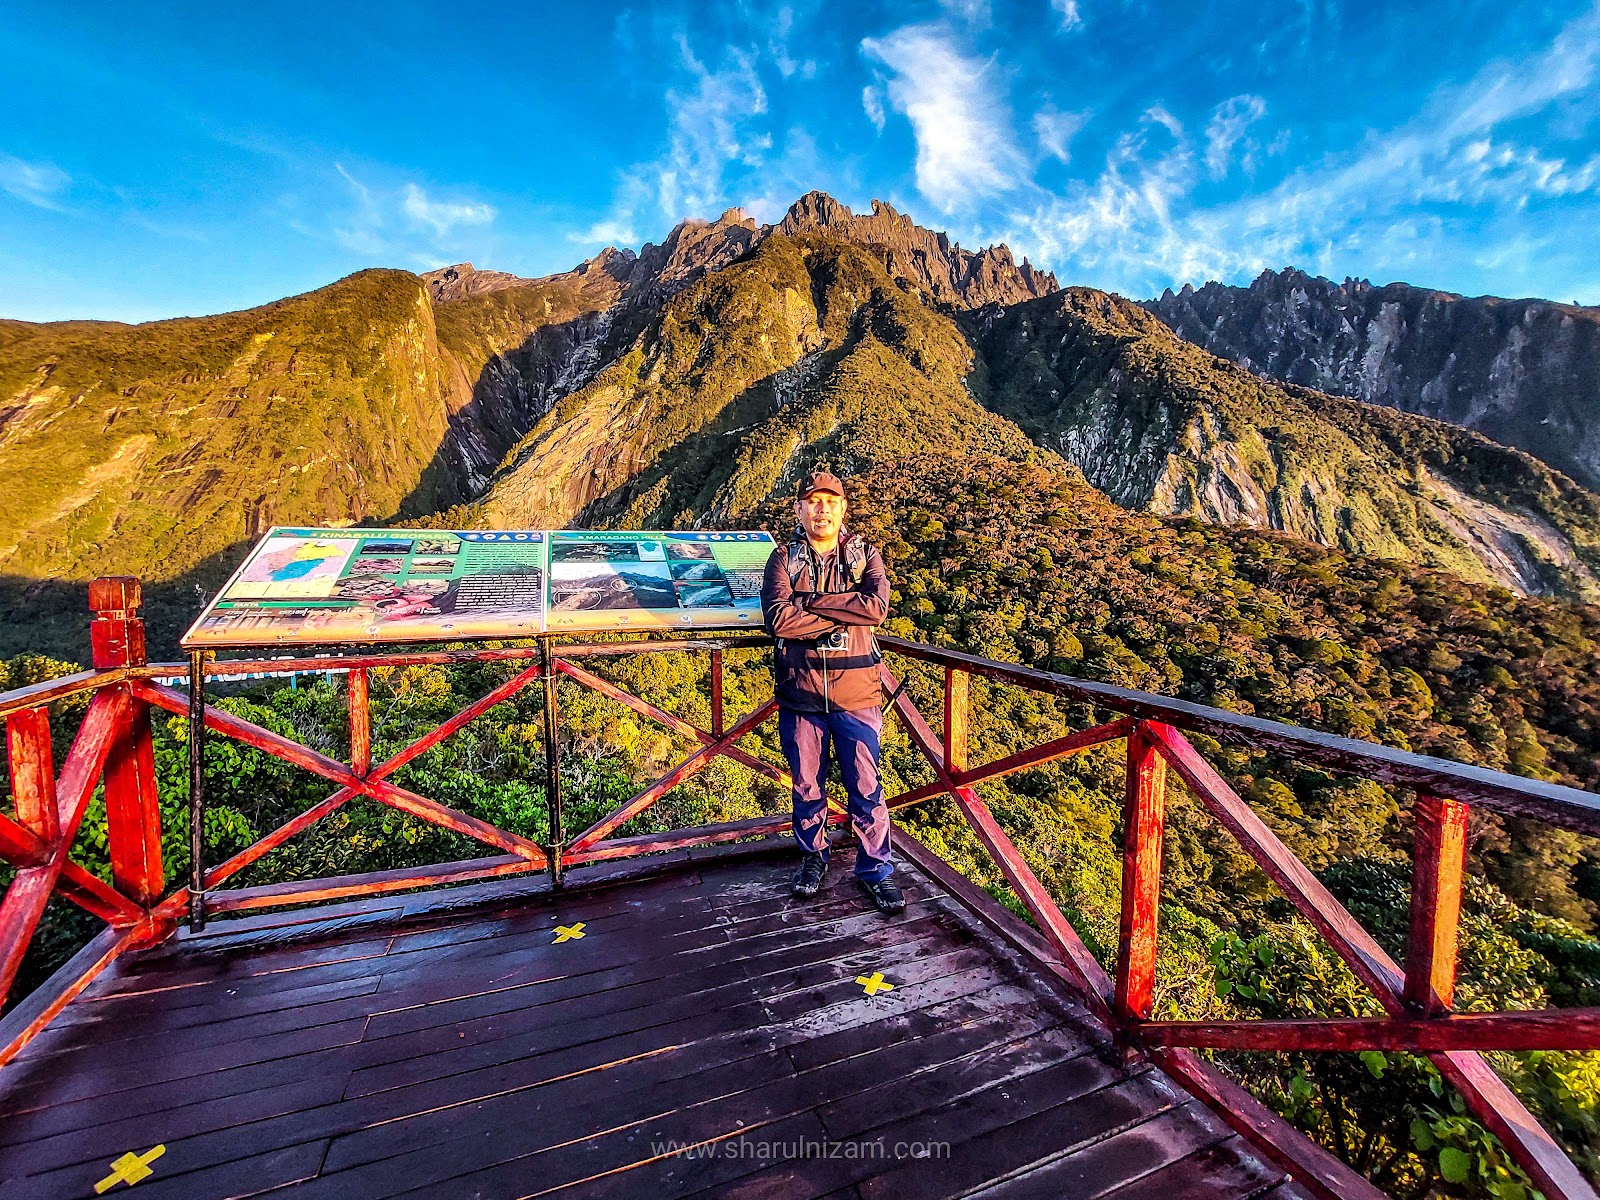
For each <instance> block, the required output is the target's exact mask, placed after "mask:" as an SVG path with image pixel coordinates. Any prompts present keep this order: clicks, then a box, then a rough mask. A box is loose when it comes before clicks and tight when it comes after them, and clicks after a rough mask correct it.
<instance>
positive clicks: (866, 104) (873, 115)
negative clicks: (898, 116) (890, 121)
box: [861, 84, 885, 133]
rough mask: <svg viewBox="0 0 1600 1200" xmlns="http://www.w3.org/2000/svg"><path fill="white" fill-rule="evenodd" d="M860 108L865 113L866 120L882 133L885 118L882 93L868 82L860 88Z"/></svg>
mask: <svg viewBox="0 0 1600 1200" xmlns="http://www.w3.org/2000/svg"><path fill="white" fill-rule="evenodd" d="M861 108H862V110H863V111H864V112H865V113H866V114H867V120H869V121H871V122H872V127H873V128H874V129H876V130H877V131H878V132H879V133H882V132H883V123H884V120H885V117H884V112H883V95H882V93H880V92H879V91H878V89H877V88H875V87H873V86H871V85H870V84H869V85H868V86H866V87H864V88H862V89H861Z"/></svg>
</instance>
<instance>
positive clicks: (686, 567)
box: [182, 529, 773, 650]
mask: <svg viewBox="0 0 1600 1200" xmlns="http://www.w3.org/2000/svg"><path fill="white" fill-rule="evenodd" d="M772 550H773V541H772V538H771V537H770V536H769V535H767V534H765V533H762V532H759V531H749V530H734V531H723V530H717V531H708V532H701V531H694V532H684V533H673V532H638V531H620V530H548V529H485V530H436V529H427V530H411V529H273V530H271V531H270V532H268V534H267V535H266V537H264V538H263V539H262V540H261V542H260V544H259V545H257V546H256V547H255V548H254V549H253V550H252V551H251V552H250V554H249V556H248V557H247V558H246V559H245V561H244V564H243V565H242V566H241V567H240V568H239V569H238V570H237V571H236V572H234V574H233V577H232V578H231V579H229V580H228V582H227V584H225V585H224V586H223V589H222V591H221V592H220V593H218V595H217V597H216V599H215V600H213V601H212V602H211V604H210V605H209V606H208V607H207V608H206V610H205V612H203V613H201V615H200V619H199V620H197V621H196V622H195V623H194V625H193V627H192V628H190V630H189V632H188V633H187V634H185V635H184V637H183V641H182V645H183V647H184V649H186V650H190V649H203V648H206V647H227V646H240V647H242V646H267V645H279V644H289V645H293V644H300V645H305V644H313V643H315V644H321V643H327V642H345V641H348V642H422V641H453V640H467V639H477V638H518V637H533V636H536V635H538V634H541V633H546V632H556V631H565V630H571V631H575V632H576V631H598V630H621V629H644V630H649V629H694V628H728V627H737V626H741V625H748V626H757V627H759V626H760V625H761V576H762V571H763V569H764V568H765V567H766V563H767V558H768V556H770V555H771V553H772Z"/></svg>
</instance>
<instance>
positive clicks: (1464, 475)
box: [972, 288, 1600, 600]
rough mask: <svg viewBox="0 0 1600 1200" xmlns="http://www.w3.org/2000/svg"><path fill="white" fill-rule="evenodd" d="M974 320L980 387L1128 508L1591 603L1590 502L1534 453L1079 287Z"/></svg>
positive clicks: (1598, 560)
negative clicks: (1262, 374)
mask: <svg viewBox="0 0 1600 1200" xmlns="http://www.w3.org/2000/svg"><path fill="white" fill-rule="evenodd" d="M972 325H973V329H974V336H975V338H976V341H977V344H978V346H979V348H980V350H981V352H982V355H983V358H984V361H985V365H986V373H985V377H984V378H983V379H982V380H979V381H977V382H976V383H975V386H976V388H977V391H978V393H979V395H980V396H982V397H983V398H984V399H985V402H986V403H988V404H989V405H990V406H991V407H992V408H994V410H995V411H997V412H999V413H1001V414H1003V415H1005V416H1008V417H1010V418H1012V419H1013V420H1015V421H1017V422H1018V423H1019V424H1020V425H1021V426H1022V427H1023V429H1024V430H1025V431H1027V432H1028V433H1029V434H1030V435H1031V436H1032V437H1034V438H1035V439H1036V440H1038V441H1039V442H1041V444H1043V445H1046V446H1049V447H1051V448H1052V449H1056V450H1059V451H1060V452H1061V453H1062V454H1063V455H1065V456H1066V457H1067V458H1068V459H1070V460H1071V461H1073V462H1076V463H1077V464H1078V465H1079V466H1080V467H1081V468H1082V469H1083V471H1084V473H1085V474H1086V476H1087V477H1088V478H1089V480H1090V482H1092V483H1094V484H1095V485H1096V486H1098V487H1100V488H1102V489H1103V490H1105V491H1106V492H1107V494H1108V495H1110V496H1111V497H1112V498H1113V499H1114V500H1116V501H1117V502H1118V503H1120V504H1122V505H1124V506H1126V507H1129V508H1140V509H1149V510H1151V511H1154V512H1158V513H1164V514H1172V515H1178V514H1184V515H1191V514H1192V515H1195V516H1198V517H1200V518H1201V519H1202V520H1206V521H1211V522H1214V523H1218V524H1247V525H1253V526H1256V527H1259V528H1271V529H1282V530H1285V531H1287V532H1290V533H1294V534H1296V535H1298V536H1300V537H1303V538H1305V539H1307V540H1309V541H1313V542H1317V543H1320V544H1322V545H1326V546H1337V547H1339V548H1341V549H1344V550H1347V551H1350V552H1352V553H1358V554H1365V555H1374V556H1379V557H1384V558H1396V559H1402V560H1407V561H1413V562H1420V563H1423V564H1426V565H1430V566H1437V567H1441V568H1443V569H1446V570H1451V571H1454V572H1456V573H1457V574H1459V575H1461V576H1462V577H1463V578H1467V579H1473V580H1477V581H1479V582H1485V583H1488V582H1495V583H1500V584H1502V585H1504V586H1506V587H1510V588H1513V589H1514V590H1517V591H1521V592H1529V593H1537V594H1557V595H1566V596H1570V597H1574V598H1583V599H1591V600H1592V599H1595V598H1597V597H1600V578H1597V571H1600V501H1597V499H1596V497H1594V496H1593V495H1592V494H1590V493H1587V492H1585V491H1584V490H1583V489H1581V488H1579V487H1577V486H1576V485H1575V484H1573V483H1572V482H1571V481H1570V480H1568V479H1567V478H1565V477H1564V476H1562V475H1561V474H1559V473H1558V472H1555V471H1552V470H1550V469H1549V468H1548V467H1545V466H1543V465H1542V464H1540V463H1538V462H1537V461H1535V460H1534V459H1532V458H1530V457H1529V456H1528V455H1525V454H1522V453H1520V452H1518V451H1514V450H1508V449H1506V448H1504V447H1501V446H1497V445H1495V444H1494V443H1492V442H1490V441H1488V440H1487V439H1485V438H1483V437H1481V436H1479V435H1476V434H1473V433H1471V432H1469V431H1465V430H1458V429H1454V428H1452V427H1450V426H1447V425H1444V424H1442V423H1440V422H1435V421H1428V420H1426V419H1424V418H1421V417H1414V416H1408V415H1405V414H1400V413H1395V412H1391V411H1387V410H1383V409H1378V408H1375V407H1373V406H1369V405H1362V404H1358V403H1354V402H1352V401H1348V400H1343V399H1339V398H1336V397H1332V396H1326V395H1323V394H1321V393H1318V392H1313V391H1311V390H1309V389H1305V388H1295V387H1283V386H1279V385H1276V384H1273V383H1270V382H1266V381H1263V380H1261V379H1260V378H1258V377H1256V376H1254V375H1252V374H1250V373H1249V372H1247V371H1245V370H1243V369H1242V368H1240V367H1238V366H1236V365H1235V364H1233V363H1231V362H1227V361H1226V360H1223V359H1220V358H1217V357H1216V356H1215V355H1212V354H1209V353H1207V352H1205V351H1203V350H1200V349H1198V348H1197V347H1194V346H1192V345H1190V344H1188V343H1186V342H1183V341H1182V340H1180V339H1179V338H1177V337H1176V336H1175V335H1174V334H1173V333H1172V331H1171V330H1170V329H1168V328H1167V327H1166V326H1165V325H1164V324H1162V323H1161V322H1160V321H1158V320H1156V319H1155V318H1154V317H1152V316H1151V315H1150V314H1148V313H1147V312H1145V311H1143V310H1142V309H1140V308H1139V307H1138V306H1136V305H1134V304H1132V303H1130V302H1128V301H1125V300H1122V299H1120V298H1118V297H1113V296H1108V295H1106V294H1105V293H1102V292H1096V291H1093V290H1091V289H1087V288H1070V289H1068V290H1066V291H1064V292H1061V293H1058V294H1057V295H1054V296H1050V297H1046V298H1044V299H1042V300H1036V301H1031V302H1028V303H1025V304H1020V305H1015V306H1013V307H1011V308H1007V309H990V310H984V311H983V312H981V313H979V314H977V315H976V318H975V319H974V320H973V322H972Z"/></svg>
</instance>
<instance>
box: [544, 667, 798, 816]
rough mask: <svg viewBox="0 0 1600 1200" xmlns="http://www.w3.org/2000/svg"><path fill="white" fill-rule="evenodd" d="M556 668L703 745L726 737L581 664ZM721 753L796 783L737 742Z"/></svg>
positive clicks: (785, 783)
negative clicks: (602, 676) (671, 711)
mask: <svg viewBox="0 0 1600 1200" xmlns="http://www.w3.org/2000/svg"><path fill="white" fill-rule="evenodd" d="M719 653H720V652H719ZM556 670H558V671H560V672H561V673H562V674H563V675H567V676H570V677H571V678H572V679H575V680H576V681H577V682H579V683H581V684H583V685H584V686H585V687H587V688H590V689H591V690H593V691H596V692H599V693H600V694H601V695H602V696H607V697H609V698H610V699H612V700H616V701H617V702H618V703H621V704H625V705H627V706H628V707H629V708H631V709H632V710H633V711H634V712H636V713H638V714H639V715H640V716H642V717H648V718H649V719H650V720H652V721H655V722H656V723H657V724H659V725H663V726H665V727H666V728H668V729H670V730H672V731H673V732H674V733H678V734H681V735H683V736H684V737H686V738H689V739H690V740H692V741H696V742H699V743H700V744H701V745H704V746H712V745H718V744H719V743H722V742H724V741H725V737H724V735H723V734H722V733H720V732H715V731H710V732H708V731H707V730H704V729H701V728H700V727H699V726H698V725H695V724H693V723H692V722H689V721H685V720H684V719H683V718H682V717H675V716H673V715H672V714H671V713H669V712H667V711H666V710H664V709H660V708H657V707H656V706H655V705H654V704H651V703H650V702H649V701H648V700H641V699H640V698H639V697H638V696H635V695H634V694H633V693H632V692H629V691H626V690H624V689H623V688H620V687H617V686H616V685H615V684H613V683H611V682H610V681H608V680H605V679H601V678H600V677H599V676H598V675H594V674H591V673H590V672H588V671H585V670H584V669H583V668H582V667H579V666H576V665H574V664H573V663H569V662H562V661H560V660H559V659H558V660H557V661H556ZM720 753H722V754H726V755H727V756H728V757H729V758H731V759H733V760H734V761H735V762H737V763H741V764H743V765H744V766H747V767H749V768H750V769H751V770H753V771H758V772H760V773H761V774H762V775H765V776H766V777H767V778H768V779H771V780H774V781H776V782H777V783H779V784H781V785H782V786H783V787H785V788H789V787H793V786H794V784H793V782H792V781H791V780H790V778H789V773H788V772H787V771H785V770H783V769H782V768H781V767H777V766H774V765H773V764H772V763H769V762H765V761H763V760H762V759H759V758H757V757H756V756H755V755H753V754H747V753H746V752H745V751H743V750H741V749H739V747H737V746H735V745H731V744H729V745H724V746H723V747H722V749H721V751H720Z"/></svg>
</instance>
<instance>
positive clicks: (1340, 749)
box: [878, 634, 1600, 836]
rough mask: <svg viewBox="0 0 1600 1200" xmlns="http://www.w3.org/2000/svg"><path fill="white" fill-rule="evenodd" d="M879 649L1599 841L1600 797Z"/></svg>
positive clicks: (1001, 669)
mask: <svg viewBox="0 0 1600 1200" xmlns="http://www.w3.org/2000/svg"><path fill="white" fill-rule="evenodd" d="M878 641H879V643H880V644H881V645H882V646H883V647H884V648H885V649H888V650H890V651H892V652H894V653H897V654H903V655H905V656H906V657H908V658H914V659H917V660H919V661H922V662H930V663H937V664H938V665H940V666H956V667H959V668H960V669H961V670H964V671H967V672H970V673H971V674H973V675H981V676H983V677H984V678H986V679H994V680H998V681H999V682H1001V683H1011V684H1017V685H1019V686H1021V687H1026V688H1029V689H1031V690H1033V691H1037V692H1042V693H1044V694H1046V695H1052V696H1061V697H1064V698H1066V699H1069V700H1081V701H1086V702H1088V703H1090V704H1095V705H1099V706H1101V707H1104V708H1109V709H1112V710H1113V711H1116V712H1120V713H1124V714H1126V715H1128V716H1133V717H1138V718H1140V719H1141V720H1148V721H1160V722H1163V723H1165V724H1167V725H1171V726H1173V727H1174V728H1177V729H1185V730H1189V731H1192V732H1196V733H1203V734H1206V735H1207V736H1208V737H1213V738H1216V739H1218V740H1219V741H1224V742H1234V743H1237V744H1241V745H1246V746H1252V747H1255V748H1257V749H1262V750H1267V751H1270V752H1272V753H1276V754H1281V755H1284V756H1285V757H1288V758H1295V759H1299V760H1300V761H1302V762H1311V763H1316V764H1318V765H1319V766H1324V767H1331V768H1332V769H1334V770H1336V771H1343V772H1345V773H1348V774H1352V775H1361V776H1364V777H1365V778H1368V779H1372V780H1375V781H1376V782H1378V783H1392V784H1398V785H1400V786H1402V787H1410V788H1416V789H1417V790H1419V791H1424V792H1427V793H1429V794H1430V795H1436V796H1449V797H1451V798H1452V799H1456V800H1463V801H1467V802H1469V803H1474V804H1482V805H1484V806H1485V807H1486V808H1489V809H1490V810H1491V811H1494V812H1499V813H1505V814H1507V815H1510V816H1519V817H1527V818H1530V819H1532V820H1535V821H1544V822H1546V823H1548V824H1551V825H1556V826H1559V827H1561V828H1563V829H1574V830H1577V831H1578V832H1580V833H1587V834H1590V835H1593V836H1600V796H1596V795H1595V794H1594V793H1592V792H1585V791H1582V790H1580V789H1578V788H1573V787H1564V786H1562V785H1560V784H1554V783H1545V782H1543V781H1542V780H1535V779H1526V778H1522V777H1520V776H1516V775H1507V774H1504V773H1503V772H1500V771H1491V770H1489V769H1488V768H1485V767H1471V766H1466V765H1464V764H1462V763H1454V762H1450V761H1449V760H1447V759H1442V758H1430V757H1428V756H1427V755H1423V754H1414V753H1412V752H1411V751H1409V750H1396V749H1394V748H1393V747H1390V746H1381V745H1378V744H1376V743H1372V742H1362V741H1357V740H1356V739H1354V738H1346V737H1339V736H1337V735H1335V734H1331V733H1323V732H1321V731H1319V730H1315V729H1305V728H1301V727H1299V726H1296V725H1287V724H1284V723H1282V722H1280V721H1268V720H1266V719H1264V718H1261V717H1253V716H1246V715H1244V714H1242V713H1232V712H1227V711H1225V710H1223V709H1217V708H1208V707H1206V706H1205V705H1202V704H1194V703H1191V702H1189V701H1187V700H1176V699H1174V698H1172V697H1171V696H1158V695H1156V694H1154V693H1152V692H1139V691H1134V690H1132V689H1130V688H1119V687H1113V686H1111V685H1110V684H1102V683H1088V682H1085V681H1083V680H1078V679H1071V678H1069V677H1067V676H1065V675H1057V674H1054V673H1053V672H1050V671H1038V670H1034V669H1032V668H1030V667H1021V666H1017V665H1015V664H1014V663H1001V662H995V661H993V660H991V659H986V658H979V657H978V656H977V655H973V654H964V653H962V652H961V651H958V650H946V649H943V648H941V647H934V646H927V645H923V644H921V643H918V642H911V641H907V640H906V639H904V638H898V637H891V636H889V635H887V634H880V635H879V636H878Z"/></svg>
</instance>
